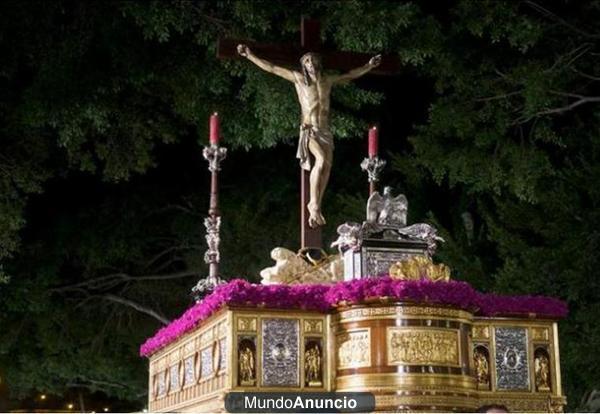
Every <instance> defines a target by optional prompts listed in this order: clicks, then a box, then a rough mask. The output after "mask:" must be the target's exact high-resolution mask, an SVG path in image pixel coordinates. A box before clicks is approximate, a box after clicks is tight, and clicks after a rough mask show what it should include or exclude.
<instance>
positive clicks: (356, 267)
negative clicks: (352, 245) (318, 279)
mask: <svg viewBox="0 0 600 414" xmlns="http://www.w3.org/2000/svg"><path fill="white" fill-rule="evenodd" d="M369 243H370V244H371V245H366V244H367V241H365V244H363V246H362V248H361V249H360V250H358V251H353V250H352V249H349V250H346V251H345V252H344V280H352V279H362V278H365V277H374V276H379V275H381V274H387V273H388V272H389V269H390V266H391V265H393V264H394V263H396V262H399V261H402V260H406V259H409V258H411V257H413V256H423V255H425V254H426V252H427V246H426V245H424V244H423V246H419V245H417V246H416V247H415V243H402V242H396V243H395V245H393V244H391V243H389V242H388V243H384V241H369ZM376 243H381V244H382V245H376ZM383 244H385V245H383Z"/></svg>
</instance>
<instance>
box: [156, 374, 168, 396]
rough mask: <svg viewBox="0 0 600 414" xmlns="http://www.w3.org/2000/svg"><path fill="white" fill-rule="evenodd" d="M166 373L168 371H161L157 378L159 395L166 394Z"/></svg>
mask: <svg viewBox="0 0 600 414" xmlns="http://www.w3.org/2000/svg"><path fill="white" fill-rule="evenodd" d="M165 374H166V371H160V372H159V373H158V375H157V378H156V380H157V381H158V396H159V397H160V396H162V395H165V393H166V392H167V387H166V386H165V385H166V384H165Z"/></svg>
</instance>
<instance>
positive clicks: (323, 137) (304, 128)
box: [296, 124, 333, 171]
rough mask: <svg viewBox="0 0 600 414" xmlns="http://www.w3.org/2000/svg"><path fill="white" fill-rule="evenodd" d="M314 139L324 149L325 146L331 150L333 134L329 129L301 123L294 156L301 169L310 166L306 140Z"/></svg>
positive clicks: (307, 168)
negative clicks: (296, 150) (298, 161)
mask: <svg viewBox="0 0 600 414" xmlns="http://www.w3.org/2000/svg"><path fill="white" fill-rule="evenodd" d="M311 139H314V140H315V141H316V142H317V143H318V144H319V145H320V146H321V147H322V148H323V150H324V151H327V148H328V147H329V149H330V150H331V151H332V150H333V134H332V133H331V131H329V129H318V128H315V127H314V126H312V125H306V124H305V125H301V126H300V140H299V142H298V152H297V153H296V158H298V159H299V160H300V167H301V168H302V169H303V170H308V171H310V169H311V168H312V165H311V161H310V153H309V150H308V142H309V140H311Z"/></svg>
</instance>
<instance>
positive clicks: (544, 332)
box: [531, 327, 550, 341]
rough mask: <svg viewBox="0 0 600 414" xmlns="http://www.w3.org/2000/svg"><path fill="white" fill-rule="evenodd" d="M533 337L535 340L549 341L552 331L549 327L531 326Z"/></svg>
mask: <svg viewBox="0 0 600 414" xmlns="http://www.w3.org/2000/svg"><path fill="white" fill-rule="evenodd" d="M531 338H532V339H533V340H534V341H548V340H549V339H550V333H549V332H548V328H542V327H535V328H531Z"/></svg>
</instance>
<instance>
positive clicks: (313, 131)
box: [237, 44, 381, 228]
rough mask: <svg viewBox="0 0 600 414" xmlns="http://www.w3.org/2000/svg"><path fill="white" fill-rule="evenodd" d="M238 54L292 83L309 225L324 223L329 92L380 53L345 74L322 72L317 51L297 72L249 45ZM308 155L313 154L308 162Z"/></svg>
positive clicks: (330, 156) (328, 167)
mask: <svg viewBox="0 0 600 414" xmlns="http://www.w3.org/2000/svg"><path fill="white" fill-rule="evenodd" d="M237 50H238V53H239V54H240V55H241V56H243V57H245V58H247V59H248V60H250V61H251V62H252V63H254V64H255V65H256V66H258V67H259V68H261V69H262V70H265V71H267V72H270V73H273V74H275V75H277V76H280V77H282V78H283V79H286V80H288V81H290V82H293V83H294V86H295V87H296V93H297V94H298V101H299V102H300V107H301V109H302V123H301V125H300V141H299V143H298V153H297V154H296V157H297V158H299V159H300V166H301V167H302V168H303V169H305V170H308V171H310V201H309V203H308V205H307V209H308V212H309V219H308V224H309V226H310V227H313V228H315V227H318V226H322V225H324V224H325V218H324V217H323V215H322V214H321V201H322V200H323V193H324V192H325V188H326V187H327V182H328V181H329V173H330V172H331V162H332V160H333V135H332V134H331V130H330V128H329V106H330V105H329V95H330V94H331V87H332V86H333V85H334V84H336V83H343V82H348V81H350V80H352V79H356V78H358V77H360V76H362V75H364V74H365V73H367V72H369V71H370V70H371V69H373V68H374V67H376V66H378V65H379V64H380V63H381V55H377V56H374V57H372V58H371V59H370V60H369V62H368V63H367V64H366V65H364V66H361V67H358V68H356V69H353V70H351V71H349V72H347V73H344V74H339V75H335V74H325V73H323V69H322V66H321V57H320V56H319V55H318V54H316V53H312V52H309V53H306V54H305V55H303V56H302V57H301V58H300V67H301V70H300V71H296V70H291V69H287V68H284V67H281V66H277V65H275V64H273V63H271V62H269V61H267V60H264V59H261V58H259V57H257V56H256V55H255V54H254V53H252V51H251V50H250V48H248V46H246V45H243V44H240V45H238V47H237ZM310 154H312V156H313V157H314V160H315V162H314V166H313V165H311V160H310Z"/></svg>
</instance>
